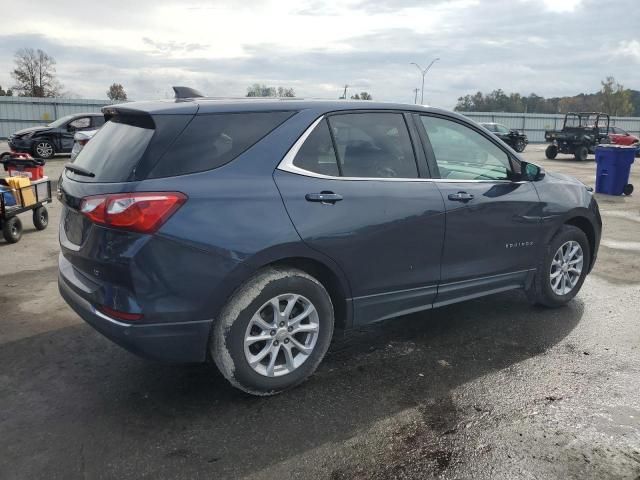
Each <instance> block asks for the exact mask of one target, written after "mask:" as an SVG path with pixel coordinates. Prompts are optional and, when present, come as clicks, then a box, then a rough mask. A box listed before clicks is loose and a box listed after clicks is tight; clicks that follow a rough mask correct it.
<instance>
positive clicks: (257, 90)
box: [247, 83, 296, 97]
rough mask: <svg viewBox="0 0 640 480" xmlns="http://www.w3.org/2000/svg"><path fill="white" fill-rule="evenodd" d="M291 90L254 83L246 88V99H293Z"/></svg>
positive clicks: (293, 93)
mask: <svg viewBox="0 0 640 480" xmlns="http://www.w3.org/2000/svg"><path fill="white" fill-rule="evenodd" d="M295 96H296V92H295V91H294V90H293V88H284V87H278V88H275V87H267V86H266V85H264V84H260V83H254V84H253V85H251V86H250V87H248V88H247V97H295Z"/></svg>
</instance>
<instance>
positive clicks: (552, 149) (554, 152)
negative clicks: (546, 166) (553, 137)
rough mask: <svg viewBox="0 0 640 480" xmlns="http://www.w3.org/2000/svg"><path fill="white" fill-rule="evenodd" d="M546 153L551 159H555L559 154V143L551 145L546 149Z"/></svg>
mask: <svg viewBox="0 0 640 480" xmlns="http://www.w3.org/2000/svg"><path fill="white" fill-rule="evenodd" d="M544 154H545V156H546V157H547V158H548V159H549V160H553V159H554V158H556V157H557V156H558V147H557V145H549V146H548V147H547V149H546V150H545V151H544Z"/></svg>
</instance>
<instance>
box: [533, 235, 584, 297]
mask: <svg viewBox="0 0 640 480" xmlns="http://www.w3.org/2000/svg"><path fill="white" fill-rule="evenodd" d="M590 262H591V251H590V247H589V241H588V240H587V236H586V235H585V233H584V232H583V231H582V230H580V229H579V228H577V227H574V226H573V225H563V226H562V228H561V229H560V230H559V231H558V233H556V234H555V236H554V237H553V238H552V239H551V242H549V244H548V245H547V247H546V248H545V249H544V251H543V253H542V258H540V260H539V263H538V267H537V269H536V273H535V278H534V280H533V282H532V284H531V286H530V287H529V288H528V289H527V290H526V293H527V296H528V297H529V300H531V302H532V303H534V304H538V305H543V306H545V307H551V308H555V307H560V306H562V305H564V304H566V303H567V302H569V301H570V300H572V299H573V297H575V296H576V295H577V293H578V292H579V291H580V288H582V284H583V283H584V279H585V277H586V276H587V272H588V270H589V265H590V264H591V263H590Z"/></svg>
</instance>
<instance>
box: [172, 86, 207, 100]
mask: <svg viewBox="0 0 640 480" xmlns="http://www.w3.org/2000/svg"><path fill="white" fill-rule="evenodd" d="M173 91H174V92H175V94H176V95H175V98H176V99H181V98H201V97H204V95H203V94H202V93H200V92H199V91H198V90H196V89H194V88H191V87H173Z"/></svg>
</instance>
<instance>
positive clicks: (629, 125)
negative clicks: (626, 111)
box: [463, 112, 640, 142]
mask: <svg viewBox="0 0 640 480" xmlns="http://www.w3.org/2000/svg"><path fill="white" fill-rule="evenodd" d="M463 114H464V115H465V116H467V117H469V118H471V119H472V120H474V121H476V122H478V123H480V122H494V123H502V124H503V125H505V126H506V127H508V128H515V129H517V130H524V133H525V134H526V135H527V137H528V138H529V141H530V142H544V131H545V130H556V129H561V128H562V122H563V120H564V114H545V113H495V112H464V113H463ZM610 125H611V126H612V127H613V126H616V127H620V128H622V129H624V130H626V131H627V132H629V133H631V134H633V135H636V136H638V137H640V118H638V117H611V124H610Z"/></svg>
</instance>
